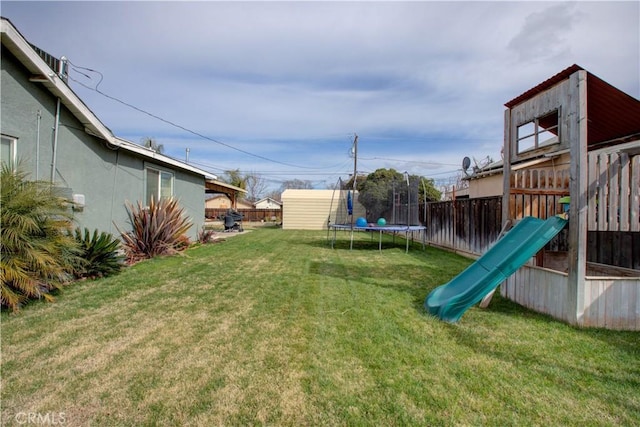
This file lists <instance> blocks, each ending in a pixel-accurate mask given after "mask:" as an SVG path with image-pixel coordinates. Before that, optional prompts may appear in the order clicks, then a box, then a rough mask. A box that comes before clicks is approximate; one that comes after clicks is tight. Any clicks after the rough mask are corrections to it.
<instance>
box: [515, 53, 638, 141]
mask: <svg viewBox="0 0 640 427" xmlns="http://www.w3.org/2000/svg"><path fill="white" fill-rule="evenodd" d="M581 70H584V68H582V67H581V66H579V65H577V64H573V65H571V66H570V67H568V68H566V69H564V70H562V71H560V72H559V73H558V74H556V75H554V76H552V77H550V78H548V79H547V80H545V81H543V82H542V83H540V84H538V85H536V86H534V87H533V88H531V89H529V90H527V91H526V92H524V93H522V94H521V95H518V96H517V97H515V98H513V99H512V100H511V101H509V102H507V103H506V104H504V105H505V106H506V107H507V108H513V107H515V106H516V105H518V104H521V103H522V102H525V101H527V100H529V99H531V98H533V97H534V96H536V95H538V94H539V93H541V92H544V91H545V90H547V89H549V88H551V87H552V86H555V85H556V84H558V83H560V82H562V81H564V80H567V79H568V78H569V77H570V76H571V75H572V74H573V73H575V72H577V71H581ZM584 71H586V70H584ZM587 117H588V124H587V145H588V146H589V148H601V147H604V146H607V145H615V144H618V143H622V142H627V141H630V140H632V139H637V137H638V135H640V120H639V119H638V117H640V101H639V100H637V99H636V98H634V97H632V96H631V95H629V94H627V93H625V92H623V91H621V90H620V89H617V88H616V87H614V86H612V85H610V84H609V83H607V82H605V81H604V80H602V79H600V78H599V77H597V76H595V75H593V74H591V73H590V72H588V71H587Z"/></svg>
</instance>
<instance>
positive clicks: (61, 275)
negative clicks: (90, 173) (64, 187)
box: [0, 164, 81, 311]
mask: <svg viewBox="0 0 640 427" xmlns="http://www.w3.org/2000/svg"><path fill="white" fill-rule="evenodd" d="M0 180H1V183H0V186H1V191H0V192H1V196H0V197H1V200H0V203H1V206H2V210H1V214H0V217H1V224H0V251H1V252H2V258H1V259H0V283H1V284H0V286H1V292H0V302H1V304H2V306H3V307H8V308H10V309H11V310H13V311H15V310H18V309H19V308H20V307H21V306H22V305H23V304H24V303H25V302H26V301H28V300H29V299H32V298H44V299H45V300H52V299H53V297H52V296H51V295H50V292H51V291H52V290H54V289H59V288H60V287H61V286H62V285H63V284H64V283H66V282H67V281H69V280H70V279H71V278H72V272H73V269H74V267H73V266H74V265H77V264H78V263H79V262H81V261H79V259H78V253H79V252H78V246H77V244H76V241H75V239H74V238H73V237H72V236H71V235H70V233H69V232H70V230H71V225H72V223H71V218H70V216H69V208H68V204H69V201H68V200H66V199H64V198H63V197H61V195H60V194H59V193H58V192H57V190H56V188H55V187H54V186H53V185H52V184H51V183H49V182H45V181H29V180H27V174H26V173H25V172H23V171H21V170H20V169H18V170H16V171H13V170H12V169H11V168H9V167H8V166H7V165H6V164H3V165H2V171H1V173H0Z"/></svg>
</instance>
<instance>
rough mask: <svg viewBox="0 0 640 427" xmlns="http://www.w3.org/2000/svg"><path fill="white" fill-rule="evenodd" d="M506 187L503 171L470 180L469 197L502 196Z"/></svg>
mask: <svg viewBox="0 0 640 427" xmlns="http://www.w3.org/2000/svg"><path fill="white" fill-rule="evenodd" d="M503 189H504V183H503V180H502V173H499V174H495V175H491V176H486V177H483V178H481V179H472V180H470V181H469V198H471V199H473V198H476V197H490V196H501V195H502V193H503Z"/></svg>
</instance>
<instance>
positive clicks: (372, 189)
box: [345, 169, 441, 220]
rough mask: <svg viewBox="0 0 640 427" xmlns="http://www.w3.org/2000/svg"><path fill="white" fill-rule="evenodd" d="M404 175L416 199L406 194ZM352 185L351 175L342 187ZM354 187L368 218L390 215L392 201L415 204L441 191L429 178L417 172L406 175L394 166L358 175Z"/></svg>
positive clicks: (436, 198) (430, 199) (433, 198)
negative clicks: (416, 173)
mask: <svg viewBox="0 0 640 427" xmlns="http://www.w3.org/2000/svg"><path fill="white" fill-rule="evenodd" d="M407 178H408V180H409V186H410V192H409V194H410V195H411V196H410V197H417V200H412V199H410V198H409V196H408V192H407V184H406V182H407ZM352 187H353V178H351V179H350V180H349V181H348V182H347V183H346V185H345V188H346V189H350V188H352ZM356 189H357V190H358V192H359V196H358V200H359V201H360V203H361V204H362V205H363V206H364V207H365V208H366V210H367V215H368V217H369V219H371V220H375V219H376V218H379V217H385V218H386V217H390V216H391V211H392V210H393V208H394V203H395V204H396V205H398V204H400V205H405V206H406V204H407V203H409V204H411V205H415V206H417V205H418V203H424V202H425V201H427V202H429V201H436V200H440V195H441V194H440V191H438V190H437V189H436V188H435V186H434V181H433V180H432V179H427V178H424V177H421V176H419V175H408V177H407V176H406V175H405V174H403V173H400V172H398V171H396V170H395V169H377V170H376V171H375V172H372V173H370V174H369V175H367V176H366V177H361V176H358V179H357V181H356ZM394 198H396V200H394ZM405 209H406V208H405ZM412 215H414V214H412Z"/></svg>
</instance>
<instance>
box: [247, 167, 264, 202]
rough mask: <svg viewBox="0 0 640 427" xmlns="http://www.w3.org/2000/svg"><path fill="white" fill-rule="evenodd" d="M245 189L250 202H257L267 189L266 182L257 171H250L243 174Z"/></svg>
mask: <svg viewBox="0 0 640 427" xmlns="http://www.w3.org/2000/svg"><path fill="white" fill-rule="evenodd" d="M244 179H245V184H246V187H245V190H247V199H248V200H249V201H250V202H253V203H255V202H257V201H258V200H260V199H261V198H262V195H263V194H264V193H265V191H266V190H267V182H266V181H265V180H264V179H263V178H262V177H261V176H260V175H258V174H257V173H255V172H252V173H248V174H246V175H245V176H244Z"/></svg>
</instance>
